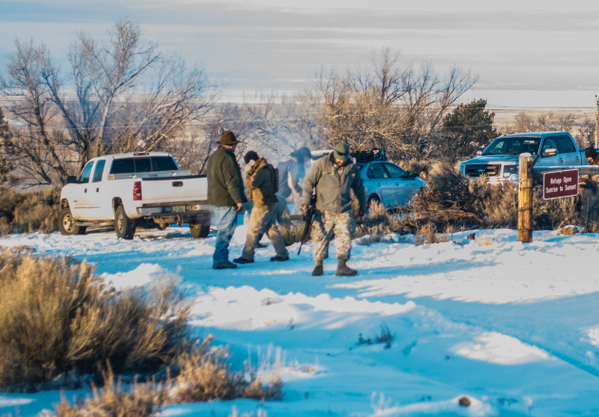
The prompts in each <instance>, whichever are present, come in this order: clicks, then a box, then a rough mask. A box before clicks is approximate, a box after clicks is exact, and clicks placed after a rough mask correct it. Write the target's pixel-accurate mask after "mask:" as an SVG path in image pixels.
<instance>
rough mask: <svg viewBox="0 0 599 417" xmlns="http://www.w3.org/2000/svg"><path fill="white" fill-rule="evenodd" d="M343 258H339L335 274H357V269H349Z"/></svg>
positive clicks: (339, 275) (342, 275) (349, 275)
mask: <svg viewBox="0 0 599 417" xmlns="http://www.w3.org/2000/svg"><path fill="white" fill-rule="evenodd" d="M346 262H347V261H346V260H345V259H339V265H337V274H336V275H337V276H338V277H351V276H353V275H358V271H356V270H355V269H351V268H350V267H349V266H347V264H346Z"/></svg>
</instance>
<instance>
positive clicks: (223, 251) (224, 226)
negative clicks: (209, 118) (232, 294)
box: [206, 131, 247, 269]
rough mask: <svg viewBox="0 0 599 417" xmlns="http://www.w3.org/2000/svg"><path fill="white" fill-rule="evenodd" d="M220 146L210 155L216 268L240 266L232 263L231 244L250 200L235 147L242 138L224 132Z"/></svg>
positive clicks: (214, 262) (213, 258) (209, 177)
mask: <svg viewBox="0 0 599 417" xmlns="http://www.w3.org/2000/svg"><path fill="white" fill-rule="evenodd" d="M217 143H218V144H219V145H220V146H219V147H218V149H217V150H216V151H215V152H214V153H213V154H212V155H210V158H208V163H207V168H206V176H207V177H208V204H211V205H212V206H213V207H214V218H215V220H216V224H217V230H218V231H217V233H216V243H215V245H214V255H213V256H212V261H213V264H212V267H213V268H214V269H227V268H237V265H235V264H234V263H233V262H229V243H230V242H231V238H232V237H233V233H234V232H235V226H236V225H237V215H238V214H239V213H241V212H242V210H243V203H246V202H247V199H246V198H245V194H244V192H243V182H242V180H241V170H240V169H239V164H237V160H236V159H235V148H236V147H237V144H238V143H239V141H238V140H237V138H236V137H235V134H234V133H233V132H229V131H225V132H223V134H222V135H221V138H220V141H219V142H217Z"/></svg>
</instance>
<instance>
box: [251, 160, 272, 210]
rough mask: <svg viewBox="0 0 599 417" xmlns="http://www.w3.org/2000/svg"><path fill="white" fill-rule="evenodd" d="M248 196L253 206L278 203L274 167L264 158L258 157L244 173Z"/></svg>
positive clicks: (266, 205) (267, 205)
mask: <svg viewBox="0 0 599 417" xmlns="http://www.w3.org/2000/svg"><path fill="white" fill-rule="evenodd" d="M245 178H246V184H247V187H248V197H249V198H250V200H252V202H253V203H254V206H255V207H269V206H274V205H276V204H277V203H278V201H279V199H278V198H277V195H276V193H275V173H274V168H273V167H272V165H270V164H269V163H268V162H266V159H264V158H260V159H258V160H257V161H256V162H255V163H254V165H253V166H252V168H251V169H249V170H248V171H247V172H246V174H245Z"/></svg>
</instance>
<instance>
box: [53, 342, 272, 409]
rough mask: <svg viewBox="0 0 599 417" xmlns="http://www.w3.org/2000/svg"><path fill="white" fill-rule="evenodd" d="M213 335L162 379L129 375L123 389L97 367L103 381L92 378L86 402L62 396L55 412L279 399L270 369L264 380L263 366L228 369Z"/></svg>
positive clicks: (225, 357) (222, 351) (180, 358)
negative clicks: (143, 379)
mask: <svg viewBox="0 0 599 417" xmlns="http://www.w3.org/2000/svg"><path fill="white" fill-rule="evenodd" d="M212 340H213V337H212V336H208V337H207V338H206V339H204V341H203V342H202V343H201V344H200V345H199V346H197V347H195V348H194V349H192V350H191V351H189V352H186V353H184V354H182V355H181V356H180V357H179V358H178V361H177V366H176V367H175V368H176V370H177V372H178V374H177V376H176V377H174V378H168V379H167V380H166V381H165V382H164V383H156V382H155V381H154V380H152V381H150V382H149V383H145V384H140V383H138V382H137V380H134V381H133V383H132V384H131V386H130V389H129V390H126V389H123V387H122V382H121V380H120V379H119V380H118V381H117V382H116V383H115V378H114V374H113V372H112V371H111V370H110V369H109V370H108V371H106V372H103V373H102V376H103V379H104V387H103V388H102V389H97V388H96V387H95V386H94V385H93V384H92V394H93V395H92V397H91V398H90V397H88V398H86V400H85V402H83V401H81V400H78V401H75V403H74V405H71V404H70V403H69V402H68V401H67V399H66V398H64V397H63V399H62V402H61V403H60V404H58V405H57V407H56V414H57V417H80V416H82V417H83V416H105V415H109V416H134V417H138V416H139V417H145V416H149V415H151V414H152V413H155V412H156V411H159V410H160V409H161V408H162V406H164V405H168V404H182V403H189V402H199V401H211V400H216V399H220V400H232V399H236V398H250V399H256V400H280V399H281V397H282V386H283V383H282V382H281V379H280V378H279V377H278V374H277V373H272V372H271V377H270V381H269V382H268V383H266V382H265V378H264V375H263V374H264V372H261V371H260V370H244V371H243V372H232V371H231V370H230V368H229V366H228V364H227V362H226V360H227V358H228V356H229V354H228V351H227V349H226V348H222V347H210V342H211V341H212Z"/></svg>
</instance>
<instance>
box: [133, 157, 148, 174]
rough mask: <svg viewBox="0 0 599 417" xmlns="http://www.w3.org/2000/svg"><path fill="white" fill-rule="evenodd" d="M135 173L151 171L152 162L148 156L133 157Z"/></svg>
mask: <svg viewBox="0 0 599 417" xmlns="http://www.w3.org/2000/svg"><path fill="white" fill-rule="evenodd" d="M134 161H135V173H136V174H141V173H144V172H152V163H151V162H150V158H135V159H134Z"/></svg>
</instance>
